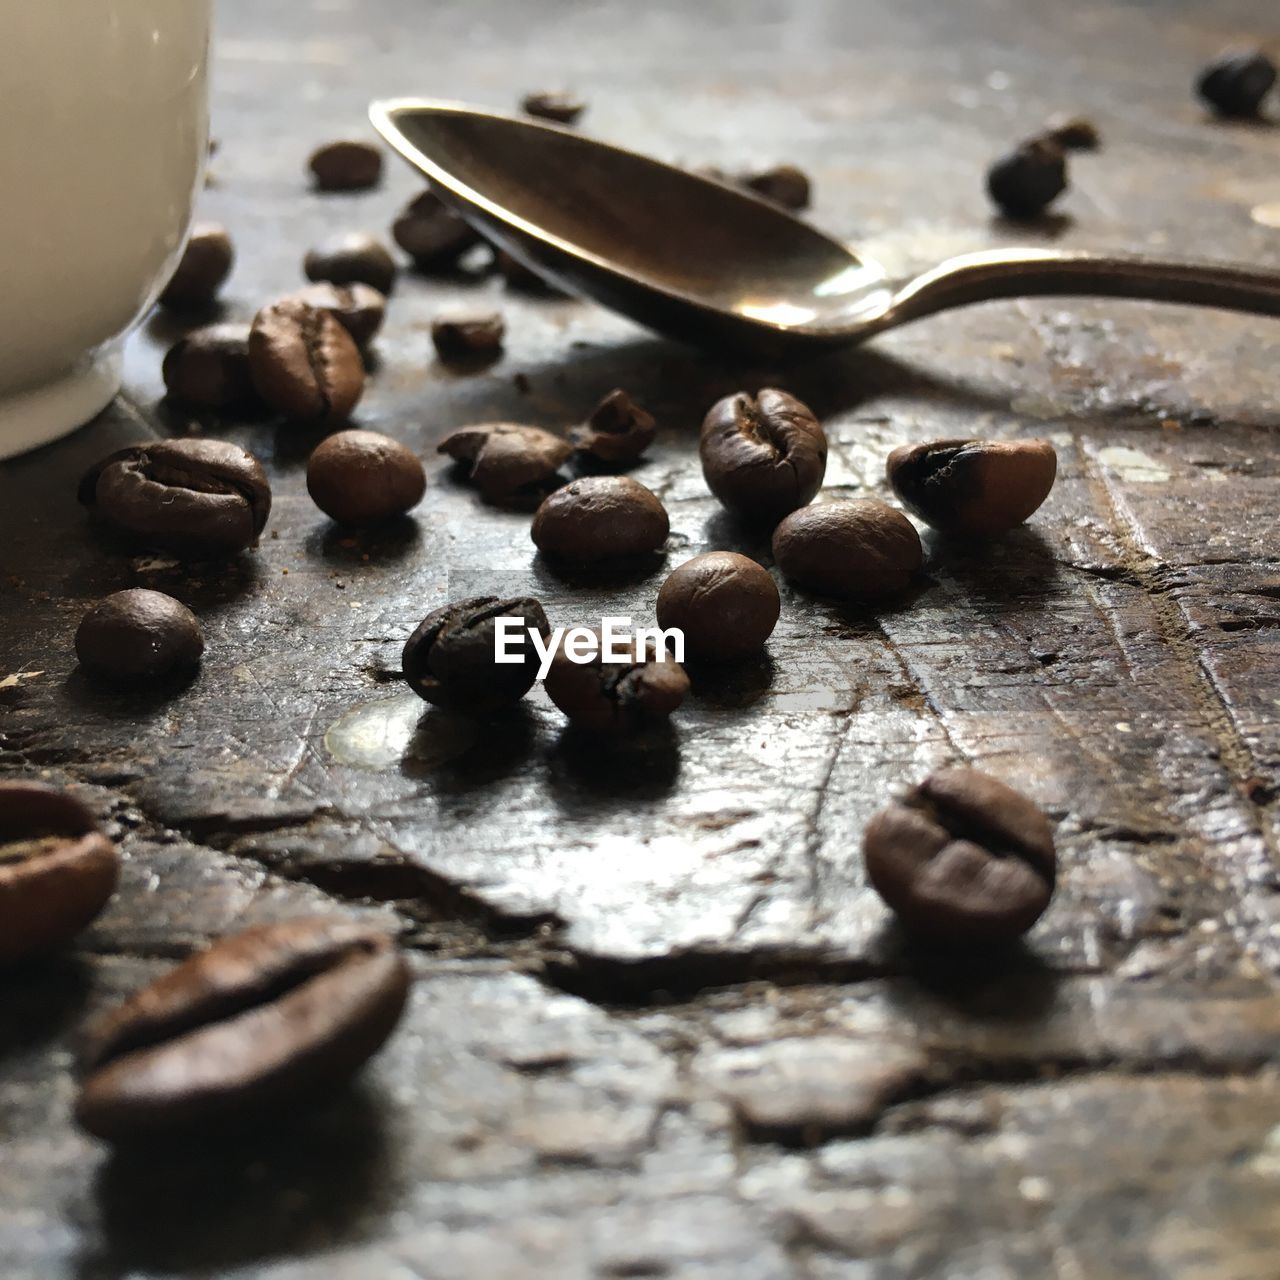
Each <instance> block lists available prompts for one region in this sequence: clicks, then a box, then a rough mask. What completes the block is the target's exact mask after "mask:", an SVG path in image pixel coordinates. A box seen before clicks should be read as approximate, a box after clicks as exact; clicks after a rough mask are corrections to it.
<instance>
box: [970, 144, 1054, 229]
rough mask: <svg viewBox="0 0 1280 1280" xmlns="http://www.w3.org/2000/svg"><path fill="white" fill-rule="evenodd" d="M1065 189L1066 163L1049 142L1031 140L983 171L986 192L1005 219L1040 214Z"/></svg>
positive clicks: (1032, 216)
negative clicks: (984, 172)
mask: <svg viewBox="0 0 1280 1280" xmlns="http://www.w3.org/2000/svg"><path fill="white" fill-rule="evenodd" d="M1066 189H1067V161H1066V157H1065V155H1064V154H1063V151H1062V148H1061V146H1059V145H1058V143H1056V142H1054V141H1052V140H1051V139H1049V138H1032V139H1030V140H1029V141H1027V142H1024V143H1022V144H1021V145H1020V146H1018V147H1017V148H1016V149H1015V150H1013V151H1011V152H1010V153H1009V154H1008V155H1007V156H1003V157H1001V158H1000V159H999V160H997V161H996V162H995V164H993V165H992V166H991V168H990V169H988V170H987V192H988V194H989V195H990V196H991V199H992V200H993V201H994V202H995V203H996V205H998V206H999V208H1000V211H1001V212H1002V213H1003V214H1004V215H1005V216H1006V217H1008V218H1016V219H1028V218H1035V217H1038V216H1039V215H1040V214H1042V213H1043V212H1044V211H1045V209H1047V208H1048V207H1049V205H1050V204H1052V203H1053V201H1054V200H1056V199H1057V198H1058V197H1059V196H1060V195H1061V194H1062V193H1063V192H1064V191H1065V190H1066Z"/></svg>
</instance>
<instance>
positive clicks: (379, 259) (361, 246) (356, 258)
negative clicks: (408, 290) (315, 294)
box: [302, 231, 396, 296]
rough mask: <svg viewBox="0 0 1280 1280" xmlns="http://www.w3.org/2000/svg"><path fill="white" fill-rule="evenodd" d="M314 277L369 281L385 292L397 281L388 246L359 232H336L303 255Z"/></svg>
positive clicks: (309, 276) (342, 281)
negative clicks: (340, 233)
mask: <svg viewBox="0 0 1280 1280" xmlns="http://www.w3.org/2000/svg"><path fill="white" fill-rule="evenodd" d="M302 265H303V269H304V270H305V271H306V273H307V279H308V280H311V281H320V280H327V281H328V282H329V283H330V284H367V285H368V286H369V287H370V288H371V289H377V291H378V292H379V293H381V294H383V295H384V296H385V295H386V294H389V293H390V292H391V288H392V286H393V285H394V284H395V282H396V261H395V259H394V258H393V257H392V256H391V254H390V253H388V252H387V248H386V246H385V245H384V244H383V243H382V242H381V241H380V240H375V239H374V238H373V236H367V235H363V234H362V233H360V232H358V231H357V232H351V233H349V234H347V235H342V236H335V237H334V238H333V239H332V240H327V241H326V242H325V243H324V244H322V245H321V246H320V247H319V248H318V249H312V250H311V251H310V252H309V253H308V254H307V256H306V257H305V258H304V259H303V263H302Z"/></svg>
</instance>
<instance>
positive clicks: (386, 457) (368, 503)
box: [307, 431, 427, 525]
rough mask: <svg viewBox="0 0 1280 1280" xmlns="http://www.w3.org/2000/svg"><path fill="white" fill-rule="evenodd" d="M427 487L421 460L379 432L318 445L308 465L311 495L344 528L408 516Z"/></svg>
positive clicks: (343, 435)
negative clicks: (344, 526) (407, 513)
mask: <svg viewBox="0 0 1280 1280" xmlns="http://www.w3.org/2000/svg"><path fill="white" fill-rule="evenodd" d="M426 488H427V477H426V473H425V472H424V471H423V469H422V463H421V462H419V461H418V455H417V454H415V453H414V452H413V450H412V449H409V448H408V447H406V446H405V445H403V444H401V443H400V441H399V440H392V439H391V437H390V436H384V435H380V434H379V433H378V432H377V431H339V432H338V433H337V435H332V436H330V437H329V438H328V439H327V440H324V441H322V442H321V443H320V444H319V445H317V446H316V449H315V452H313V453H312V455H311V458H310V460H309V461H308V463H307V492H308V493H310V494H311V497H312V499H313V500H314V501H315V504H316V506H317V507H319V508H320V510H321V511H323V512H324V513H325V515H328V516H332V517H333V518H334V519H335V520H336V521H337V522H338V523H339V524H346V525H369V524H377V523H378V522H380V521H383V520H390V519H391V518H392V517H393V516H401V515H404V513H405V512H406V511H409V510H411V509H412V508H413V507H416V506H417V505H418V503H419V502H421V501H422V495H423V493H425V492H426Z"/></svg>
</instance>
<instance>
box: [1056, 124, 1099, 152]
mask: <svg viewBox="0 0 1280 1280" xmlns="http://www.w3.org/2000/svg"><path fill="white" fill-rule="evenodd" d="M1044 136H1045V137H1046V138H1048V139H1049V141H1050V142H1056V143H1057V144H1058V146H1060V147H1061V148H1062V149H1063V150H1064V151H1097V150H1098V148H1099V147H1101V146H1102V135H1101V134H1100V133H1099V132H1098V126H1097V125H1096V124H1094V123H1093V121H1092V120H1089V119H1087V118H1086V117H1084V116H1066V115H1062V116H1054V117H1053V119H1052V120H1050V121H1049V124H1048V127H1047V128H1046V129H1045V131H1044Z"/></svg>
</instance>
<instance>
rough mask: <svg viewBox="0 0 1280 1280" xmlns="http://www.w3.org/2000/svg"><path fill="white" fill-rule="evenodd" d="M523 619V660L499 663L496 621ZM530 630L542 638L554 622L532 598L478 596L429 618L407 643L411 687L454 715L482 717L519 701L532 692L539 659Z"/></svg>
mask: <svg viewBox="0 0 1280 1280" xmlns="http://www.w3.org/2000/svg"><path fill="white" fill-rule="evenodd" d="M498 618H519V619H520V634H521V636H522V637H523V643H524V648H523V650H522V653H523V654H524V658H523V660H522V661H521V662H510V663H506V662H497V661H495V652H496V651H495V638H496V633H497V625H496V619H498ZM530 629H534V630H536V631H537V632H538V633H539V634H540V635H541V636H542V637H543V639H544V640H545V639H547V637H549V636H550V635H551V624H550V623H549V622H548V621H547V615H546V614H545V613H544V612H543V609H542V605H541V604H539V602H538V601H537V600H535V599H533V597H532V596H513V597H510V598H508V599H505V600H504V599H500V598H499V597H497V596H476V597H474V598H472V599H470V600H458V601H455V602H454V603H452V604H447V605H445V606H444V607H443V608H441V609H436V610H435V611H434V612H432V613H429V614H427V616H426V617H425V618H423V620H422V622H421V623H420V624H419V625H418V627H417V629H416V630H415V631H414V633H413V635H411V636H410V637H409V639H408V640H407V641H406V642H405V646H404V655H403V658H402V666H403V669H404V678H405V680H406V681H407V682H408V684H409V688H410V689H412V690H413V691H414V693H416V694H417V695H418V697H420V698H422V699H424V700H425V701H427V702H430V703H433V704H434V705H435V706H437V707H446V708H448V709H449V710H451V711H466V712H472V713H483V712H489V711H497V710H499V709H500V708H501V707H506V706H510V705H511V704H512V703H514V702H519V701H520V699H521V698H523V697H524V695H525V694H526V693H528V692H529V690H530V689H531V688H533V682H534V680H536V679H537V675H538V656H537V652H536V650H535V649H534V647H533V645H532V643H531V641H530V640H529V638H528V634H529V631H530Z"/></svg>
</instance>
